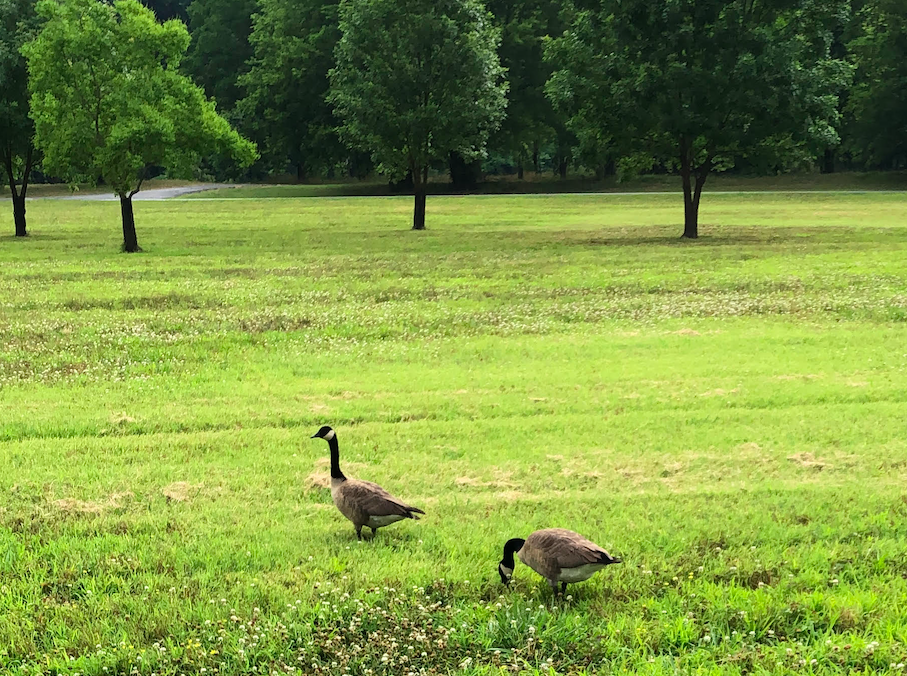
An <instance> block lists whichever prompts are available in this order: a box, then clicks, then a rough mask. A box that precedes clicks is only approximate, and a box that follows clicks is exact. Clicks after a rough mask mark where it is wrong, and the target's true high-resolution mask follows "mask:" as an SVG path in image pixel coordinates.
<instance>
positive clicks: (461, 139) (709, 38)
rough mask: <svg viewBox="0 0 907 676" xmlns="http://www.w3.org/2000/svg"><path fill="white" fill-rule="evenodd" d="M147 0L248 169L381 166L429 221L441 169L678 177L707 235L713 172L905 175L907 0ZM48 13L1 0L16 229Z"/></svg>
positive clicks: (2, 85) (227, 169) (231, 168)
mask: <svg viewBox="0 0 907 676" xmlns="http://www.w3.org/2000/svg"><path fill="white" fill-rule="evenodd" d="M96 1H99V2H107V0H96ZM142 2H143V3H144V4H145V5H146V6H148V7H149V8H150V9H152V10H153V11H154V13H155V14H156V16H157V19H158V20H159V21H162V22H163V21H166V20H168V19H178V20H180V21H183V22H185V23H186V24H187V26H188V29H189V35H190V44H189V47H188V52H187V55H186V57H185V59H183V61H182V63H181V65H180V69H181V71H182V72H183V73H184V74H186V75H188V76H190V77H191V78H192V79H193V80H194V81H195V82H196V83H197V84H198V85H199V86H201V87H202V88H203V89H204V92H205V94H207V96H209V97H211V98H213V100H214V101H215V102H216V105H217V109H218V112H219V113H220V115H222V116H224V118H226V119H227V120H228V121H229V122H230V123H231V124H233V126H235V127H236V129H237V130H238V131H239V132H240V133H242V134H243V135H244V136H246V137H247V138H250V139H252V140H254V141H255V142H256V143H257V145H258V148H259V155H260V158H259V160H258V161H257V162H256V163H255V164H254V165H253V166H252V167H251V168H250V169H247V170H245V171H246V174H245V176H247V177H251V178H256V177H263V176H265V175H267V174H284V173H287V172H290V173H293V174H295V175H296V176H297V177H298V178H300V179H304V178H309V177H332V176H337V175H341V174H343V175H349V176H358V177H363V176H366V175H368V174H370V173H373V172H376V171H378V172H381V173H383V174H385V175H386V176H388V177H389V178H390V179H392V180H394V181H399V182H400V184H403V185H405V184H409V185H410V186H411V187H412V188H413V189H414V190H415V192H416V193H417V200H416V212H417V213H416V215H415V221H414V224H415V225H416V226H417V227H418V226H419V225H420V223H421V222H423V220H422V219H423V217H424V211H423V214H422V216H420V215H419V213H418V212H419V210H420V209H421V208H423V207H421V206H420V198H418V195H419V194H420V193H422V194H424V183H425V178H426V176H427V174H428V170H429V169H433V170H449V171H450V175H451V178H452V179H453V180H454V182H456V183H458V184H460V185H463V186H468V185H471V184H473V183H474V182H475V181H476V180H477V179H478V178H479V176H480V174H481V172H482V171H483V170H484V171H491V172H496V173H512V174H515V175H516V176H517V177H518V178H523V177H524V175H525V174H526V173H527V172H544V171H547V172H551V173H552V174H555V175H560V176H567V175H568V173H569V172H572V171H575V170H582V171H584V172H588V173H594V174H595V175H596V176H599V177H601V176H604V175H606V174H610V173H617V174H619V175H620V176H628V175H632V174H634V173H639V172H646V171H670V172H676V173H677V174H678V175H679V181H680V182H681V184H682V186H683V190H684V202H685V219H684V220H685V228H684V234H685V236H688V237H695V236H696V234H697V214H698V204H699V198H700V195H701V192H702V189H703V186H704V184H705V182H706V180H707V178H708V176H709V175H710V174H712V173H714V172H716V171H740V172H748V173H779V172H785V171H792V170H799V169H821V170H823V171H835V170H850V169H855V170H862V169H899V168H905V167H907V0H675V1H673V2H670V3H665V2H662V1H660V0H572V1H567V2H562V1H553V0H485V4H484V5H482V4H479V3H477V2H475V1H474V0H449V1H448V0H445V1H444V2H440V1H439V2H428V1H425V2H420V1H417V0H381V1H380V2H377V1H375V2H367V1H366V0H142ZM34 4H35V3H34V2H33V1H32V0H0V113H2V118H0V160H2V161H3V162H2V163H3V165H4V167H3V170H4V173H5V174H6V179H7V182H8V183H9V184H10V186H11V188H12V191H13V196H14V211H15V213H16V223H17V232H19V229H20V228H19V224H20V221H21V234H24V232H25V215H24V199H23V198H22V197H21V196H22V195H24V193H25V191H26V190H27V185H28V178H29V172H30V171H31V169H32V168H33V167H34V166H36V163H37V162H38V160H39V159H40V152H38V150H37V149H36V148H35V147H33V144H32V143H31V139H32V132H31V130H32V122H31V120H30V118H29V116H28V105H29V103H28V102H29V96H28V93H27V82H26V80H27V77H26V71H25V66H24V61H23V59H22V57H21V52H20V48H21V46H22V45H23V44H24V42H25V41H26V40H28V39H30V36H33V35H34V34H35V31H37V30H39V25H38V24H39V21H38V19H36V17H35V15H34ZM366 75H367V76H366ZM480 75H481V76H480ZM366 89H367V90H368V95H362V94H361V92H363V91H365V90H366ZM505 92H506V94H505ZM505 97H506V101H505V100H504V99H505ZM454 131H456V132H457V133H453V132H454ZM419 139H421V141H420V140H419ZM419 144H421V146H420V145H419ZM417 146H418V147H417ZM201 162H202V164H203V165H204V167H205V169H206V170H207V171H208V172H209V173H211V174H214V175H223V176H238V175H239V174H238V173H237V171H238V170H237V168H236V165H235V163H233V162H230V161H225V160H224V159H223V158H222V157H214V156H210V157H202V158H201ZM422 205H424V200H423V201H422Z"/></svg>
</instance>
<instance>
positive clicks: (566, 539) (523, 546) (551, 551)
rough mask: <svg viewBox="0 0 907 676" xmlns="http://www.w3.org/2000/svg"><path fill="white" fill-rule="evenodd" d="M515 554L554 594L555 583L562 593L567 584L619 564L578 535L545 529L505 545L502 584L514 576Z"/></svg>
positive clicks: (602, 550) (618, 561)
mask: <svg viewBox="0 0 907 676" xmlns="http://www.w3.org/2000/svg"><path fill="white" fill-rule="evenodd" d="M514 552H515V553H516V554H517V556H518V557H519V559H520V561H522V562H523V563H524V564H526V565H527V566H529V567H530V568H532V570H534V571H535V572H536V573H538V574H539V575H541V576H542V577H544V578H545V579H546V580H548V584H550V585H551V588H552V589H553V590H554V591H555V592H556V591H557V585H558V583H560V584H561V591H562V592H563V591H564V590H565V589H566V587H567V583H568V582H571V583H572V582H582V581H583V580H588V579H589V578H590V577H592V576H593V575H594V574H595V573H597V572H598V571H599V570H601V569H602V568H605V567H606V566H610V565H612V564H615V563H621V560H620V559H618V558H615V557H613V556H611V555H610V554H609V553H608V552H607V551H605V550H604V549H602V548H601V547H599V546H598V545H597V544H595V543H594V542H592V541H591V540H588V539H586V538H584V537H583V536H582V535H580V534H579V533H574V532H573V531H572V530H567V529H565V528H545V529H543V530H537V531H535V532H534V533H532V534H531V535H530V536H529V537H528V538H526V540H525V541H522V540H510V541H509V542H508V543H507V545H505V547H504V559H503V560H502V561H501V564H500V569H501V577H502V579H504V580H505V582H506V581H508V580H509V576H510V575H512V573H513V553H514ZM505 578H506V579H505Z"/></svg>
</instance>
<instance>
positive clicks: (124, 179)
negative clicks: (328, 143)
mask: <svg viewBox="0 0 907 676" xmlns="http://www.w3.org/2000/svg"><path fill="white" fill-rule="evenodd" d="M38 12H39V14H40V15H41V16H42V17H43V18H44V20H45V24H44V27H43V28H42V30H41V32H40V33H39V34H38V36H37V37H36V39H35V40H34V41H33V42H31V43H29V44H27V45H26V46H25V47H24V48H23V50H24V53H25V55H26V57H27V59H28V67H29V73H30V76H31V77H30V81H29V87H30V91H31V107H32V116H33V118H34V120H35V130H36V143H37V145H38V147H40V148H41V149H42V150H43V151H44V157H45V159H44V164H45V166H46V167H47V168H48V170H49V171H51V172H53V173H55V174H56V175H58V176H61V177H65V178H67V179H68V180H69V181H71V182H77V181H85V182H94V181H96V180H97V179H98V178H102V179H103V180H104V182H105V183H106V184H107V185H109V186H110V187H111V188H112V189H113V190H114V192H116V194H117V195H119V196H120V200H121V205H122V207H123V237H124V242H123V246H124V249H125V250H126V251H137V250H138V242H137V240H136V236H135V225H134V221H133V219H132V202H131V199H132V196H133V195H134V194H135V193H136V192H137V191H138V190H139V188H140V187H141V184H142V181H143V180H144V178H145V176H146V173H147V171H148V169H149V168H150V167H152V166H163V167H166V168H167V169H168V170H169V171H170V172H171V173H172V174H173V175H190V174H191V172H192V170H193V169H194V167H195V166H196V165H197V163H198V160H199V157H200V156H201V155H202V154H205V153H209V152H219V153H223V154H226V155H229V156H231V157H233V158H234V159H235V161H236V162H238V163H239V164H243V165H248V164H249V163H251V162H252V161H254V159H255V156H256V151H255V147H254V145H253V144H252V143H251V142H249V141H247V140H245V139H243V138H242V137H241V136H240V135H239V134H237V133H236V132H235V131H234V130H233V129H231V128H230V125H229V124H228V123H227V121H226V120H224V119H223V118H222V117H221V116H220V115H218V114H217V112H216V111H215V108H214V104H213V103H212V102H211V101H208V100H207V99H206V98H205V96H204V93H203V92H202V91H201V89H199V88H198V87H197V86H196V85H194V84H193V83H192V82H191V81H190V80H189V79H188V78H186V77H185V76H184V75H182V74H181V73H180V72H179V66H180V62H181V60H182V57H183V55H184V54H185V52H186V48H187V47H188V45H189V34H188V32H187V31H186V28H185V26H184V25H183V24H182V23H181V22H179V21H175V20H171V21H167V22H165V23H164V24H160V23H158V22H157V21H156V20H155V17H154V14H153V13H152V12H151V11H150V10H148V9H146V8H145V7H144V6H142V5H141V4H140V3H139V2H137V0H116V2H114V3H113V4H112V5H109V4H106V3H102V2H98V1H97V0H62V1H60V0H42V1H41V2H39V3H38Z"/></svg>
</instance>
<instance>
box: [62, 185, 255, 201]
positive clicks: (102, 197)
mask: <svg viewBox="0 0 907 676" xmlns="http://www.w3.org/2000/svg"><path fill="white" fill-rule="evenodd" d="M238 187H239V186H238V185H237V184H235V183H197V184H195V185H184V186H181V187H179V188H155V189H153V190H140V191H139V192H137V193H136V194H135V197H133V198H132V199H133V200H135V201H139V200H165V199H169V198H170V197H181V196H182V195H188V194H190V193H194V192H204V191H205V190H218V189H220V188H238ZM45 199H60V200H88V201H92V202H115V201H118V200H119V199H120V198H119V197H117V196H116V195H114V194H113V193H93V194H79V193H76V194H75V195H60V196H58V197H47V198H45Z"/></svg>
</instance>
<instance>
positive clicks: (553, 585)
mask: <svg viewBox="0 0 907 676" xmlns="http://www.w3.org/2000/svg"><path fill="white" fill-rule="evenodd" d="M548 584H550V585H551V594H552V595H553V596H555V597H556V596H557V580H548Z"/></svg>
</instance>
